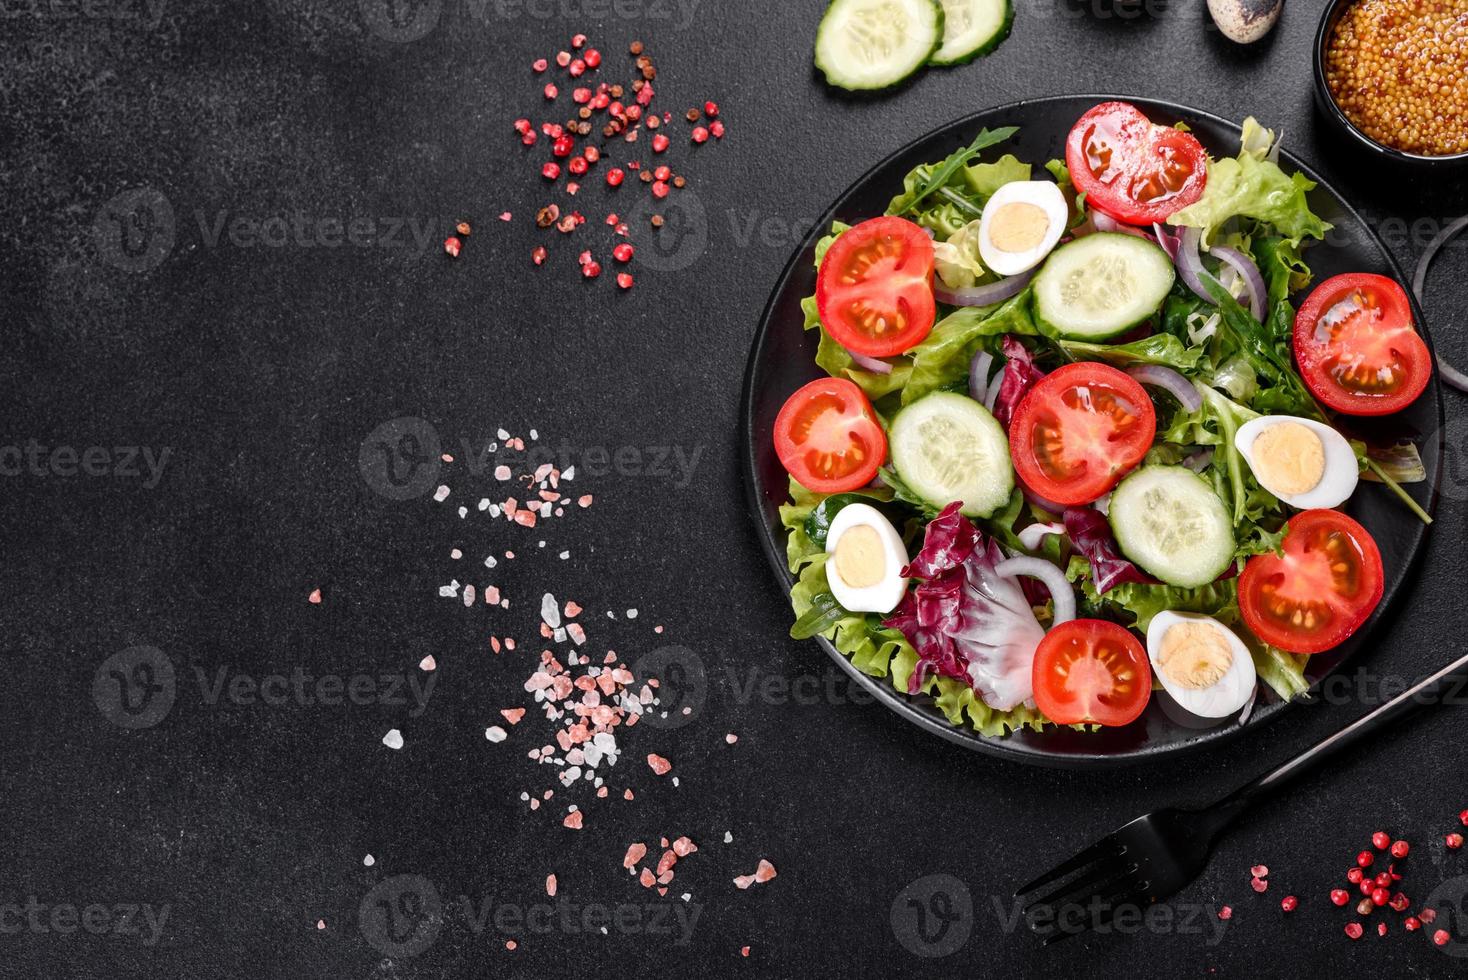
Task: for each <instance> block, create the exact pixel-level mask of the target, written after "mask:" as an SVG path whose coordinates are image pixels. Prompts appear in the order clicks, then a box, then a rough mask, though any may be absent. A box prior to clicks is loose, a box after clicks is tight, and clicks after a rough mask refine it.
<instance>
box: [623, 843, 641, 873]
mask: <svg viewBox="0 0 1468 980" xmlns="http://www.w3.org/2000/svg"><path fill="white" fill-rule="evenodd" d="M646 856H647V845H646V844H644V843H642V842H641V841H639V842H638V843H636V844H633V845H632V846H630V847H628V848H627V853H626V855H625V856H624V857H623V858H622V867H624V868H635V867H636V866H637V862H638V861H641V860H642V859H643V858H644V857H646Z"/></svg>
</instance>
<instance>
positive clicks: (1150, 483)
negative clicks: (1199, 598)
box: [1109, 466, 1238, 588]
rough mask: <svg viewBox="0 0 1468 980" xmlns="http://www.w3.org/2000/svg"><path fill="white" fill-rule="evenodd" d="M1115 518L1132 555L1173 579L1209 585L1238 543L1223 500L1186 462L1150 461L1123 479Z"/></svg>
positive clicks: (1150, 570) (1187, 584)
mask: <svg viewBox="0 0 1468 980" xmlns="http://www.w3.org/2000/svg"><path fill="white" fill-rule="evenodd" d="M1109 519H1110V521H1111V530H1112V531H1113V532H1114V533H1115V534H1116V543H1117V544H1119V545H1121V550H1122V551H1123V552H1124V553H1125V554H1126V556H1127V557H1128V558H1130V559H1131V560H1132V561H1134V562H1136V563H1137V564H1138V565H1140V566H1141V567H1142V569H1143V570H1144V571H1146V572H1148V573H1150V574H1152V575H1155V576H1157V577H1158V578H1160V579H1162V581H1164V582H1166V583H1167V584H1168V585H1178V586H1182V587H1184V588H1197V587H1198V586H1200V585H1207V584H1208V583H1209V582H1212V581H1213V580H1214V579H1216V578H1218V576H1220V575H1222V574H1223V572H1224V570H1225V569H1226V568H1228V566H1229V562H1231V561H1233V558H1234V550H1235V549H1236V548H1237V547H1238V545H1237V543H1236V542H1235V540H1234V526H1233V522H1232V521H1231V520H1230V519H1229V515H1228V510H1227V509H1226V508H1225V507H1224V506H1223V501H1222V500H1219V499H1218V494H1216V493H1214V492H1213V488H1212V487H1210V486H1209V485H1208V484H1207V483H1206V482H1205V481H1204V480H1203V478H1202V477H1200V476H1198V474H1196V473H1194V472H1193V471H1192V470H1190V469H1188V468H1187V467H1184V466H1144V467H1142V468H1141V469H1139V470H1137V471H1136V472H1135V473H1133V474H1132V475H1131V476H1129V477H1127V478H1126V479H1125V480H1122V481H1121V484H1120V485H1119V486H1118V487H1117V488H1116V490H1115V491H1113V492H1112V494H1111V507H1110V513H1109Z"/></svg>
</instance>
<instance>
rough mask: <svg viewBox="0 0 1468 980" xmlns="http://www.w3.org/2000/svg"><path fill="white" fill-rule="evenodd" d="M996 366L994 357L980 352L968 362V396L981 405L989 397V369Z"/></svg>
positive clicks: (982, 351) (985, 352)
mask: <svg viewBox="0 0 1468 980" xmlns="http://www.w3.org/2000/svg"><path fill="white" fill-rule="evenodd" d="M993 366H994V355H993V354H990V353H989V352H988V351H986V350H980V351H978V352H977V353H976V354H974V356H973V360H971V361H969V362H968V395H969V397H970V398H972V399H973V400H974V401H976V402H978V403H979V404H983V402H984V399H985V398H987V397H988V396H989V368H991V367H993Z"/></svg>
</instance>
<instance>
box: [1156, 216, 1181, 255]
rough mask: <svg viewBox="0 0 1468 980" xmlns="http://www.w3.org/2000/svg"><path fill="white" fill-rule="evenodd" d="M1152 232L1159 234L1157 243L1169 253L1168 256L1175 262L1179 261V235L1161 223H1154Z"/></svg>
mask: <svg viewBox="0 0 1468 980" xmlns="http://www.w3.org/2000/svg"><path fill="white" fill-rule="evenodd" d="M1152 233H1153V234H1155V235H1156V236H1157V244H1158V245H1161V246H1162V250H1163V251H1164V252H1166V253H1167V257H1168V258H1169V259H1172V260H1173V261H1174V262H1176V261H1177V247H1178V235H1177V234H1176V233H1175V232H1171V231H1168V230H1167V229H1166V228H1164V227H1163V226H1162V225H1161V224H1160V223H1157V224H1154V225H1152Z"/></svg>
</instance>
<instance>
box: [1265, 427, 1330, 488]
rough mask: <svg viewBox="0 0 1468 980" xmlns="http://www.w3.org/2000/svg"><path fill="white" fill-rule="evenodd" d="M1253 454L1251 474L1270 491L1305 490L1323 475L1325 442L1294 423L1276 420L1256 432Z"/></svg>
mask: <svg viewBox="0 0 1468 980" xmlns="http://www.w3.org/2000/svg"><path fill="white" fill-rule="evenodd" d="M1253 456H1254V458H1253V459H1252V460H1250V463H1251V465H1252V468H1253V470H1254V475H1255V476H1257V477H1258V478H1259V482H1260V483H1262V484H1264V487H1265V489H1267V490H1270V491H1273V492H1274V493H1281V494H1297V493H1309V492H1310V491H1311V490H1314V489H1315V488H1316V487H1317V486H1319V485H1320V481H1321V479H1322V478H1323V477H1324V476H1325V443H1323V442H1321V441H1320V436H1318V435H1316V434H1315V433H1314V432H1312V431H1311V430H1310V429H1309V427H1307V426H1303V425H1301V424H1300V423H1298V422H1280V423H1278V424H1276V425H1271V426H1270V427H1269V428H1267V429H1265V430H1264V431H1263V432H1261V433H1259V438H1257V439H1255V440H1254V453H1253Z"/></svg>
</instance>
